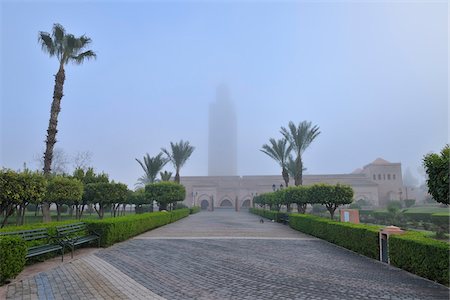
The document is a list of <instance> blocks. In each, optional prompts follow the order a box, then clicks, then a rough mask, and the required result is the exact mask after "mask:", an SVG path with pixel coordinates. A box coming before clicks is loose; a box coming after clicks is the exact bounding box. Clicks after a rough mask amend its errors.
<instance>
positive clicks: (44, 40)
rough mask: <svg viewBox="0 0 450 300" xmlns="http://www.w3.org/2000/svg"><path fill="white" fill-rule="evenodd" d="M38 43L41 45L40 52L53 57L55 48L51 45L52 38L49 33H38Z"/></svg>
mask: <svg viewBox="0 0 450 300" xmlns="http://www.w3.org/2000/svg"><path fill="white" fill-rule="evenodd" d="M38 42H39V43H40V44H41V47H42V50H43V51H44V52H47V53H48V54H49V55H50V56H53V55H55V52H56V48H55V45H54V44H53V40H52V37H51V36H50V33H48V32H44V31H40V32H39V36H38Z"/></svg>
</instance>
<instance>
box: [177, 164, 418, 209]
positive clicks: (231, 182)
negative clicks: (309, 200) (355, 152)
mask: <svg viewBox="0 0 450 300" xmlns="http://www.w3.org/2000/svg"><path fill="white" fill-rule="evenodd" d="M303 183H304V185H310V184H314V183H328V184H337V183H341V184H347V185H350V186H351V187H352V188H353V191H354V200H355V201H356V200H360V199H364V200H366V201H369V202H370V203H371V205H373V206H385V205H386V204H387V202H388V201H389V200H400V199H405V198H406V194H407V191H406V190H405V188H404V187H403V180H402V171H401V164H400V163H390V162H388V161H385V160H383V159H380V158H378V159H376V160H375V161H373V162H372V163H370V164H368V165H366V166H364V168H363V169H362V170H361V169H359V170H358V171H356V172H354V173H351V174H330V175H304V176H303ZM181 184H183V185H184V186H185V187H186V199H185V200H184V204H185V205H188V206H193V205H195V206H200V205H201V202H202V201H203V200H205V201H206V202H207V203H208V205H209V206H208V207H209V209H211V207H212V205H213V204H214V207H215V208H218V207H220V205H221V204H222V203H225V202H224V201H226V200H228V201H230V202H231V205H232V206H233V207H235V206H236V204H237V206H238V208H241V207H242V205H243V203H244V202H245V201H246V200H250V202H251V201H252V199H253V197H254V196H255V195H259V194H262V193H267V192H271V191H272V190H273V185H275V188H277V189H278V188H280V186H281V185H283V186H284V185H285V183H284V181H283V178H282V177H281V176H279V175H273V176H258V175H255V176H242V177H240V176H191V177H189V176H188V177H181ZM293 184H294V181H293V180H291V181H290V183H289V185H290V186H292V185H293ZM414 197H415V193H414V192H413V191H412V190H408V198H410V199H414ZM227 203H228V202H227ZM245 203H246V204H247V205H248V201H247V202H245ZM228 204H229V203H228Z"/></svg>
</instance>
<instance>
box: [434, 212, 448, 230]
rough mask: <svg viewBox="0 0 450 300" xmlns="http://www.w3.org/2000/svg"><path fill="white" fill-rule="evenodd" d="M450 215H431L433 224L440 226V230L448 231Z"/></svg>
mask: <svg viewBox="0 0 450 300" xmlns="http://www.w3.org/2000/svg"><path fill="white" fill-rule="evenodd" d="M449 218H450V214H449V213H435V214H432V215H431V222H432V223H433V224H434V225H436V226H439V227H440V228H443V229H445V230H447V231H448V229H449V220H450V219H449Z"/></svg>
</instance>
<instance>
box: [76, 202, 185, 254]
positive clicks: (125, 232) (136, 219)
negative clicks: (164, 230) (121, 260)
mask: <svg viewBox="0 0 450 300" xmlns="http://www.w3.org/2000/svg"><path fill="white" fill-rule="evenodd" d="M188 215H189V209H188V208H183V209H177V210H174V211H171V212H152V213H144V214H139V215H132V216H125V217H119V218H108V219H103V220H92V221H91V220H89V221H88V220H86V221H85V223H86V224H87V225H88V228H89V230H90V231H95V232H97V233H98V234H100V245H101V246H102V247H108V246H111V245H113V244H114V243H117V242H121V241H125V240H127V239H129V238H131V237H133V236H136V235H138V234H141V233H143V232H146V231H149V230H151V229H154V228H157V227H161V226H163V225H166V224H169V223H172V222H175V221H177V220H179V219H181V218H184V217H186V216H188Z"/></svg>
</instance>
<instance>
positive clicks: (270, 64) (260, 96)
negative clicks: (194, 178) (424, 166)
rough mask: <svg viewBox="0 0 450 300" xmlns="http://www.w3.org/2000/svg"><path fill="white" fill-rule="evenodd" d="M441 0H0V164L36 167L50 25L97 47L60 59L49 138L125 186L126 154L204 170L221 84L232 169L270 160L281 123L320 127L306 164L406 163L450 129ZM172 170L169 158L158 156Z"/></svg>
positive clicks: (330, 168)
mask: <svg viewBox="0 0 450 300" xmlns="http://www.w3.org/2000/svg"><path fill="white" fill-rule="evenodd" d="M447 6H448V3H447V1H411V2H408V1H367V2H363V3H360V2H357V1H319V2H315V1H294V2H284V3H279V2H270V1H264V2H258V1H230V2H228V1H224V2H212V1H211V2H210V1H201V2H189V1H183V2H173V1H170V2H162V1H161V2H149V3H145V2H131V3H128V2H118V1H114V2H112V1H111V2H109V1H98V2H96V1H91V3H88V2H80V3H75V2H66V3H58V2H56V1H52V2H42V1H39V2H38V3H32V2H19V1H14V2H13V1H2V2H1V130H0V131H1V152H0V166H4V167H8V168H13V169H18V168H21V167H22V165H23V163H24V162H27V164H28V165H29V166H31V167H37V164H36V162H35V159H34V158H35V156H36V155H38V154H40V153H42V152H43V149H44V140H45V135H46V129H47V127H48V118H49V111H50V104H51V100H52V93H53V84H54V74H56V71H57V67H58V65H57V60H56V58H49V57H48V55H47V54H46V53H44V52H43V51H41V49H40V46H39V44H38V42H37V37H38V32H39V31H48V32H50V31H51V29H52V25H53V23H61V24H62V25H63V26H64V27H65V28H66V30H67V32H69V33H73V34H75V35H77V36H78V35H81V34H86V35H87V36H89V37H91V38H92V40H93V43H92V46H91V49H93V50H94V51H95V52H96V53H97V55H98V59H97V60H95V61H88V62H86V63H85V64H84V65H81V66H76V65H68V66H67V67H66V83H65V85H64V97H63V99H62V111H61V113H60V115H59V124H58V129H59V132H58V135H57V140H58V142H57V144H56V147H58V148H62V149H64V151H65V152H67V154H75V153H76V152H77V151H87V150H88V151H90V152H92V154H93V158H92V164H93V165H94V167H95V168H96V170H98V171H105V172H107V173H109V174H110V177H111V178H112V179H114V180H117V181H121V182H124V183H127V184H128V185H129V186H130V187H132V186H133V185H134V183H135V182H136V180H137V178H138V177H140V176H141V175H142V170H141V167H140V166H139V165H138V163H137V162H136V161H135V158H142V157H143V156H144V154H145V153H147V152H148V153H149V154H150V155H152V156H154V155H156V154H157V153H158V152H159V150H160V148H161V147H168V146H169V142H170V141H179V140H180V139H184V140H189V141H190V142H191V144H193V145H194V146H195V147H196V150H195V151H194V153H193V155H192V157H191V159H190V160H189V161H188V163H187V164H186V166H185V167H184V168H183V169H182V170H181V176H183V175H207V169H208V167H207V161H208V158H207V155H208V149H207V147H208V141H207V136H208V128H207V126H208V115H207V114H208V107H209V103H210V102H212V101H214V97H215V89H216V86H218V85H219V84H222V83H225V84H227V85H228V87H229V88H230V91H231V97H232V99H233V101H234V103H235V106H236V108H237V117H238V174H240V175H255V174H279V173H280V170H279V167H278V166H277V164H276V163H275V162H274V161H272V160H271V159H270V158H268V157H267V156H266V155H265V154H263V153H262V152H260V151H259V149H260V148H261V145H262V144H264V143H267V142H268V139H269V138H270V137H280V134H279V128H280V126H286V125H287V123H288V122H289V121H290V120H292V121H294V122H296V123H298V122H300V121H302V120H308V121H312V122H313V123H314V124H317V125H318V126H320V129H321V131H322V133H321V135H320V136H319V137H318V138H317V140H316V141H315V142H314V143H313V144H312V145H311V147H310V148H309V149H308V150H307V151H306V153H305V155H304V163H305V167H307V169H308V171H307V173H308V174H332V173H348V172H351V171H352V170H354V169H356V168H358V167H362V166H363V165H365V164H367V163H369V162H371V161H373V160H374V159H375V158H377V157H382V158H384V159H386V160H389V161H392V162H401V163H402V164H403V167H404V168H406V167H409V168H410V169H411V170H412V171H413V172H416V170H417V168H418V166H419V165H420V164H421V159H422V157H423V155H424V154H426V153H427V152H430V151H433V152H437V151H440V149H441V148H442V147H443V146H444V144H445V143H447V142H448V140H449V138H448V131H449V125H448V115H449V108H448V14H449V10H448V7H447ZM167 169H171V167H169V166H168V167H167Z"/></svg>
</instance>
